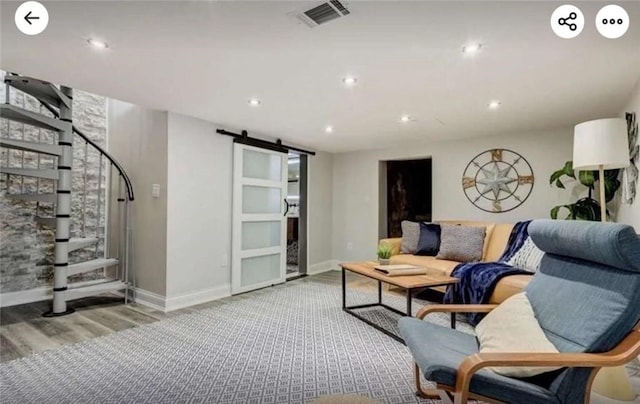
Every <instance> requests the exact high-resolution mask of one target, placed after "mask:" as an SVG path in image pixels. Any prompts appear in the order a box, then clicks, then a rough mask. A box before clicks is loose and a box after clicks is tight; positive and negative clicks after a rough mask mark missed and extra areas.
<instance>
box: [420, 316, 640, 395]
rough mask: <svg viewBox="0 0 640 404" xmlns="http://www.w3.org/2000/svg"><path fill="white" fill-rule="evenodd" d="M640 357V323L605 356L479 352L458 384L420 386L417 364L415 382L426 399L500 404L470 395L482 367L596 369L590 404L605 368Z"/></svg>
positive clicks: (468, 361)
mask: <svg viewBox="0 0 640 404" xmlns="http://www.w3.org/2000/svg"><path fill="white" fill-rule="evenodd" d="M496 307H498V305H497V304H469V305H467V304H438V305H432V306H427V307H424V308H422V309H421V310H420V311H418V314H417V315H416V317H417V318H419V319H421V320H422V319H424V318H425V317H426V316H427V315H429V314H431V313H488V312H490V311H491V310H493V309H495V308H496ZM638 355H640V323H638V324H637V325H636V326H635V327H634V329H633V330H632V331H631V332H630V333H629V334H628V335H627V336H626V337H625V338H624V339H623V340H622V341H621V342H620V343H619V344H618V345H617V346H616V347H614V348H613V349H612V350H610V351H609V352H603V353H597V354H596V353H557V354H556V353H524V352H519V353H476V354H473V355H471V356H468V357H467V358H465V359H464V360H463V361H462V363H460V365H459V366H458V371H457V373H456V385H455V386H447V385H443V384H439V383H438V384H437V385H436V388H435V389H424V388H423V387H422V386H421V385H420V368H419V367H418V364H417V363H416V364H415V366H414V370H415V383H416V389H417V394H418V395H419V396H421V397H424V398H436V399H442V401H443V402H444V403H455V404H463V403H466V402H467V401H468V400H469V399H477V400H482V401H485V402H488V403H499V401H496V400H495V399H491V398H489V397H484V396H480V395H477V394H473V393H470V392H469V385H470V383H471V379H472V378H473V375H474V374H475V373H476V372H478V371H479V370H480V369H482V368H486V367H499V366H509V367H512V366H543V367H548V366H562V367H587V368H593V370H592V371H591V375H590V376H589V381H588V382H587V385H586V387H585V388H586V394H585V400H584V403H585V404H589V400H590V393H591V384H592V383H593V379H594V378H595V376H596V374H597V373H598V371H599V370H600V368H602V367H615V366H621V365H624V364H626V363H628V362H630V361H631V360H633V359H634V358H636V357H637V356H638Z"/></svg>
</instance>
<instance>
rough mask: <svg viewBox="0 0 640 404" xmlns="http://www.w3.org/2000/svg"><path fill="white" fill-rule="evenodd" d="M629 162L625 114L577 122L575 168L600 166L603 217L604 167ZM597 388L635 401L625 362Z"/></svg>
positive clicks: (601, 377)
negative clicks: (623, 116)
mask: <svg viewBox="0 0 640 404" xmlns="http://www.w3.org/2000/svg"><path fill="white" fill-rule="evenodd" d="M628 165H629V144H628V137H627V123H626V121H625V120H624V119H622V118H609V119H598V120H595V121H588V122H583V123H581V124H578V125H576V127H575V131H574V138H573V169H574V170H577V171H586V170H598V172H599V176H598V183H599V184H598V185H599V187H600V218H601V219H600V220H601V221H602V222H606V221H607V203H606V196H605V190H604V170H613V169H616V168H623V167H626V166H628ZM592 390H593V391H594V392H596V393H598V394H600V395H603V396H605V397H608V398H612V399H615V400H621V401H633V400H634V399H635V397H636V395H635V393H634V392H633V391H632V390H631V385H630V383H629V376H628V375H627V372H626V370H625V368H624V366H620V367H616V368H602V370H600V372H598V375H597V376H596V379H595V380H594V383H593V389H592Z"/></svg>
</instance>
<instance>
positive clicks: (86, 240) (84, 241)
mask: <svg viewBox="0 0 640 404" xmlns="http://www.w3.org/2000/svg"><path fill="white" fill-rule="evenodd" d="M97 242H98V238H97V237H71V238H70V239H69V252H72V251H76V250H80V249H82V248H87V247H92V246H94V245H95V244H96V243H97Z"/></svg>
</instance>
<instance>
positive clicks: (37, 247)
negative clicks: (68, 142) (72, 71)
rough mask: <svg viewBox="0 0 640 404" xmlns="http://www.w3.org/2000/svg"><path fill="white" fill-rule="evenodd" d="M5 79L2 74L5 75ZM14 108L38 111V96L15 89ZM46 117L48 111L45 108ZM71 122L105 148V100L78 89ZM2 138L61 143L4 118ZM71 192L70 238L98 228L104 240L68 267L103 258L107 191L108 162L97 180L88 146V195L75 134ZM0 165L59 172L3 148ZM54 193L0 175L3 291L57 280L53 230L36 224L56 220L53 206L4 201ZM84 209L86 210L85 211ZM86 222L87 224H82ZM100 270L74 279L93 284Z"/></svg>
mask: <svg viewBox="0 0 640 404" xmlns="http://www.w3.org/2000/svg"><path fill="white" fill-rule="evenodd" d="M1 76H4V72H2V73H1ZM0 99H1V101H2V102H5V88H4V81H2V83H0ZM11 104H13V105H17V106H19V107H23V108H25V109H28V110H31V111H40V107H39V103H38V102H37V101H36V100H35V98H33V97H30V96H28V95H26V96H25V95H24V94H23V93H21V92H19V91H18V90H16V89H13V88H12V89H11ZM42 112H43V113H45V114H47V113H48V111H46V110H44V108H43V109H42ZM73 124H74V125H75V126H76V127H78V128H79V129H80V130H81V131H82V132H83V133H85V134H86V135H87V136H88V137H89V138H90V139H91V140H92V141H94V142H96V143H97V144H99V145H101V146H102V147H104V146H105V144H106V137H107V100H106V98H105V97H101V96H97V95H94V94H89V93H86V92H82V91H79V90H75V91H74V99H73ZM0 136H1V137H8V138H12V139H24V140H26V141H33V142H37V141H40V142H47V143H54V142H57V133H55V132H51V131H47V130H41V129H38V128H35V127H32V126H29V125H22V124H20V123H16V122H13V121H12V122H10V121H8V120H6V119H0ZM73 147H74V161H73V190H72V201H73V204H72V212H71V213H72V229H71V236H72V237H82V236H83V235H85V236H86V237H95V235H96V228H97V227H99V233H100V235H101V241H100V243H99V245H98V249H97V251H96V248H95V247H94V248H87V249H84V250H78V251H74V252H72V253H71V254H70V260H69V262H70V263H74V262H81V261H86V260H89V259H92V258H93V257H94V256H95V255H96V253H97V254H98V255H99V256H100V257H101V256H102V254H103V248H104V247H103V244H104V243H103V242H102V238H103V236H104V223H105V194H104V192H105V189H106V179H107V174H108V172H107V164H106V160H105V161H102V171H101V176H102V181H98V178H99V172H100V156H99V154H98V153H97V151H95V149H93V147H92V146H88V148H87V150H88V153H87V160H86V162H87V164H86V179H87V181H86V183H87V186H86V195H85V186H84V182H85V181H84V179H85V161H84V157H85V142H84V141H83V140H82V139H81V138H80V137H79V136H77V135H75V136H74V145H73ZM1 150H2V151H1V155H0V165H2V166H3V167H7V166H8V167H24V168H38V167H40V168H55V165H56V158H54V157H51V156H45V155H40V156H38V154H36V153H30V152H21V151H17V150H10V149H5V148H2V149H1ZM99 182H100V183H101V187H100V188H101V189H100V193H101V196H100V212H101V214H100V218H99V219H100V220H99V223H98V217H97V215H98V209H97V207H98V184H99ZM35 192H40V193H50V192H55V182H54V181H51V180H45V179H40V180H38V179H36V178H29V177H22V176H12V175H11V176H8V175H5V174H2V175H0V216H1V217H2V221H1V225H0V293H6V292H15V291H20V290H28V289H33V288H37V287H42V286H48V285H50V284H51V282H52V280H53V268H52V262H53V245H54V231H53V230H51V229H47V228H45V227H43V226H41V225H38V224H37V223H36V221H35V217H36V215H38V216H49V217H50V216H53V215H54V214H55V212H54V211H53V205H51V204H44V203H40V204H37V203H35V202H23V201H16V200H12V199H9V198H7V197H6V194H7V193H12V194H15V193H35ZM85 206H86V209H85ZM83 224H84V225H83ZM102 276H103V274H102V271H101V270H100V271H94V272H92V273H86V274H80V275H76V276H75V277H73V279H71V281H84V280H92V279H97V278H100V277H102Z"/></svg>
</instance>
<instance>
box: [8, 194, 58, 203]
mask: <svg viewBox="0 0 640 404" xmlns="http://www.w3.org/2000/svg"><path fill="white" fill-rule="evenodd" d="M5 196H6V197H7V198H9V199H17V200H21V201H31V202H43V203H56V198H57V197H58V195H56V194H5Z"/></svg>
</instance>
